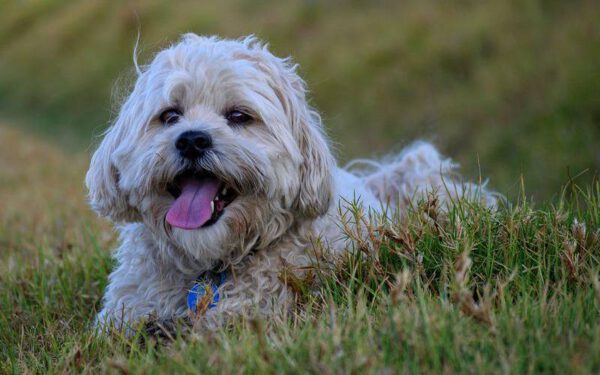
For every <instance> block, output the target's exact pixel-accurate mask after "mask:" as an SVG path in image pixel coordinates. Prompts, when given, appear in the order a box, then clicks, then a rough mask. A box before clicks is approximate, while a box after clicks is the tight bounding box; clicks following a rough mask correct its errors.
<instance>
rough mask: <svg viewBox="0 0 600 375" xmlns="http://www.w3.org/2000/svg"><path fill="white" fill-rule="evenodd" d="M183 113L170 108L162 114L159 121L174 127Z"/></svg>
mask: <svg viewBox="0 0 600 375" xmlns="http://www.w3.org/2000/svg"><path fill="white" fill-rule="evenodd" d="M182 115H183V113H182V112H181V111H180V110H179V109H177V108H169V109H167V110H165V111H163V113H161V114H160V116H159V119H160V122H162V123H163V124H164V125H173V124H176V123H178V122H179V119H180V118H181V116H182Z"/></svg>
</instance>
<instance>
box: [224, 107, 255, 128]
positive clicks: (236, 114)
mask: <svg viewBox="0 0 600 375" xmlns="http://www.w3.org/2000/svg"><path fill="white" fill-rule="evenodd" d="M225 118H226V119H227V122H229V124H230V125H242V124H246V123H248V122H250V121H252V120H253V118H252V116H250V115H249V114H247V113H245V112H242V111H240V110H238V109H234V110H232V111H229V112H227V113H226V114H225Z"/></svg>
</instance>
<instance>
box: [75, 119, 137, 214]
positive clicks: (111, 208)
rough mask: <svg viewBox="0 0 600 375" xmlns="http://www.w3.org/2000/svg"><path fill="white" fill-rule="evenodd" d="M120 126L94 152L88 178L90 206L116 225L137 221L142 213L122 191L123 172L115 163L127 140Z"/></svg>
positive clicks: (107, 134)
mask: <svg viewBox="0 0 600 375" xmlns="http://www.w3.org/2000/svg"><path fill="white" fill-rule="evenodd" d="M117 125H118V121H117V124H115V125H113V126H112V127H110V128H109V129H108V130H107V132H106V133H105V134H104V139H103V140H102V142H101V143H100V146H99V147H98V149H97V150H96V152H94V155H93V156H92V160H91V162H90V168H89V170H88V172H87V175H86V177H85V184H86V186H87V188H88V191H89V201H90V205H91V206H92V208H93V209H94V211H96V212H97V213H98V214H99V215H101V216H105V217H108V218H110V219H111V220H113V221H115V222H122V221H130V222H131V221H137V220H139V218H140V217H139V213H138V212H137V210H135V209H134V208H133V207H131V206H130V205H129V204H128V202H127V196H126V194H124V193H123V192H122V191H121V190H120V189H119V170H118V169H117V167H116V166H115V164H114V162H113V156H114V152H115V149H116V147H117V142H118V140H120V139H123V134H120V133H121V132H120V131H118V130H119V127H118V126H117Z"/></svg>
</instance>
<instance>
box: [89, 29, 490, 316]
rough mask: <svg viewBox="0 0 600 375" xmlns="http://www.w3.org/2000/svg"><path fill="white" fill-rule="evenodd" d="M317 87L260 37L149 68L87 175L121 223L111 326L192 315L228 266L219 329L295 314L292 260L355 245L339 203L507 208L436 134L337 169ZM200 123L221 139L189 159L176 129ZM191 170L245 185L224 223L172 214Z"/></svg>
mask: <svg viewBox="0 0 600 375" xmlns="http://www.w3.org/2000/svg"><path fill="white" fill-rule="evenodd" d="M305 94H306V88H305V84H304V81H303V80H302V79H301V78H300V77H299V76H298V74H297V73H296V65H294V64H292V63H291V61H290V60H289V59H281V58H278V57H275V56H274V55H272V54H271V53H270V52H269V51H268V50H267V48H266V46H265V45H264V44H261V43H260V42H259V41H257V40H256V39H255V38H254V37H247V38H245V39H242V40H223V39H219V38H216V37H200V36H197V35H194V34H186V35H184V36H183V38H182V40H181V41H180V42H179V43H177V44H175V45H173V46H171V47H169V48H167V49H165V50H163V51H161V52H159V53H158V54H157V55H156V57H155V58H154V60H153V61H152V62H151V64H150V65H148V66H146V67H142V68H141V69H140V70H139V76H138V79H137V82H136V84H135V87H134V88H133V91H132V92H131V94H130V95H129V97H128V99H127V100H126V101H125V103H124V104H123V105H122V108H121V110H120V113H119V115H118V118H117V119H116V121H115V123H114V124H113V125H112V126H111V127H110V128H109V129H108V130H107V131H106V133H105V134H104V138H103V140H102V142H101V144H100V145H99V147H98V149H97V150H96V152H95V153H94V155H93V157H92V160H91V165H90V169H89V171H88V174H87V177H86V184H87V186H88V189H89V198H90V204H91V206H92V207H93V208H94V209H95V210H96V211H97V212H98V213H99V214H100V215H102V216H105V217H108V218H110V219H111V220H112V221H114V222H115V223H116V224H117V227H118V229H119V231H120V245H119V247H118V249H117V250H116V252H115V258H116V261H117V266H116V269H115V270H114V271H113V272H112V274H111V275H110V277H109V285H108V287H107V289H106V294H105V296H104V301H103V308H102V311H101V312H100V313H99V314H98V318H97V322H98V323H99V324H105V323H111V324H118V325H119V326H122V325H128V324H129V323H131V322H135V321H138V320H141V319H144V318H146V317H148V316H150V315H153V316H155V317H158V318H159V319H172V318H177V317H181V316H185V315H186V314H187V313H188V311H187V307H186V303H185V298H186V294H187V290H189V288H190V287H191V285H193V282H194V280H195V278H196V277H198V275H200V274H202V273H203V272H206V271H209V270H215V269H228V270H230V272H231V274H232V277H230V278H229V279H228V280H227V282H226V283H224V284H223V285H222V286H221V288H220V290H219V293H220V295H221V296H222V299H221V302H219V304H218V306H217V307H216V308H215V309H211V310H209V311H208V312H207V314H206V316H205V318H204V319H205V324H206V325H207V326H210V327H214V326H218V325H219V324H220V323H221V322H223V321H224V320H226V319H229V318H233V319H234V318H235V317H236V316H239V314H244V313H246V312H250V311H252V312H255V313H259V314H264V315H268V314H273V313H275V312H277V311H283V310H285V309H286V308H287V306H288V305H289V303H290V301H292V300H293V293H292V292H291V290H289V289H288V288H287V287H286V285H285V284H284V282H283V281H282V280H281V278H280V272H281V270H282V269H283V267H287V266H292V267H299V266H304V265H307V264H309V263H310V257H309V255H308V251H307V248H308V247H309V246H310V242H311V239H314V237H315V236H322V237H323V238H324V239H325V240H326V241H327V242H328V243H330V244H331V246H332V249H333V250H334V251H344V244H343V241H340V238H342V237H343V236H342V233H341V232H340V229H339V226H338V225H337V224H336V220H338V219H339V218H338V217H337V216H338V206H339V205H340V204H342V202H345V201H349V200H350V201H351V200H353V199H354V198H356V197H359V198H360V201H361V204H363V205H364V206H365V207H370V208H371V209H373V210H377V211H379V210H381V208H382V207H383V206H384V205H385V204H390V205H391V207H398V209H399V210H402V209H403V208H405V206H406V205H407V204H408V203H409V202H412V201H414V200H416V199H418V198H419V197H421V196H422V195H423V194H424V193H425V192H427V191H431V190H435V191H437V193H438V194H439V195H440V196H441V198H442V199H443V200H444V201H450V198H452V197H457V196H463V195H465V194H467V196H468V197H469V198H473V199H479V200H481V201H483V202H484V203H485V204H487V205H494V204H495V198H494V197H493V195H492V194H490V193H488V192H487V191H486V190H485V189H484V188H483V187H481V186H477V185H472V184H462V183H460V182H457V181H458V180H457V179H455V178H453V177H452V176H451V172H452V170H453V169H454V168H455V165H454V164H453V163H452V162H451V161H450V160H448V159H444V158H442V157H441V156H440V154H439V153H438V151H437V150H436V149H435V148H434V147H433V146H432V145H430V144H427V143H418V144H415V145H413V146H411V147H409V148H407V149H406V150H405V151H403V152H402V153H401V154H400V155H398V156H395V157H392V158H390V160H389V161H387V162H377V161H373V160H362V161H357V162H354V163H353V164H352V165H351V166H350V167H349V168H347V169H342V168H339V167H337V166H336V162H335V160H334V157H333V156H332V153H331V151H330V147H329V144H328V140H327V138H326V136H325V134H324V132H323V127H322V125H321V119H320V117H319V115H318V114H317V113H316V112H315V111H314V110H313V109H311V108H310V106H309V105H308V104H307V100H306V96H305ZM174 104H177V105H178V106H180V107H181V108H183V109H184V116H183V119H182V121H180V122H179V123H177V124H175V125H174V126H170V127H165V126H164V125H163V124H162V123H160V122H159V121H158V119H157V116H158V114H159V113H160V112H161V110H163V109H164V108H166V107H169V106H172V105H174ZM232 106H243V107H244V108H248V109H249V110H250V111H252V113H253V115H254V117H255V118H256V122H255V123H253V124H251V125H249V126H245V127H232V126H229V125H228V124H227V122H226V120H225V119H224V117H223V115H222V113H223V111H224V110H226V109H227V108H230V107H232ZM192 129H193V130H203V131H205V132H208V133H209V134H210V135H211V137H212V139H213V140H214V147H213V149H211V151H210V152H208V153H207V154H206V155H205V156H204V157H202V158H201V159H199V160H197V161H195V162H190V161H187V160H182V159H181V158H180V156H179V154H178V153H177V152H176V150H175V147H174V141H175V139H176V137H177V136H178V135H179V134H181V133H182V132H184V131H186V130H192ZM182 168H187V169H190V168H192V169H195V170H205V171H210V172H211V173H213V174H214V175H215V176H217V177H218V178H219V179H220V180H221V181H223V182H225V183H227V184H228V185H230V186H232V187H233V188H234V189H235V190H236V191H237V192H239V196H238V197H237V198H236V199H235V200H234V201H233V202H232V203H231V204H230V205H229V206H228V207H227V208H226V209H225V210H224V214H223V216H222V217H221V218H220V219H219V220H218V221H217V222H216V223H215V224H213V225H211V226H209V227H206V228H200V229H196V230H183V229H179V228H174V227H171V226H170V225H169V224H168V223H167V222H166V221H165V216H166V212H167V211H168V209H169V207H170V206H171V205H172V204H173V201H174V198H173V197H172V196H171V195H170V194H169V193H168V192H167V189H166V185H167V184H168V183H169V182H170V181H172V180H173V179H174V178H175V177H176V176H177V174H178V173H180V172H181V171H182Z"/></svg>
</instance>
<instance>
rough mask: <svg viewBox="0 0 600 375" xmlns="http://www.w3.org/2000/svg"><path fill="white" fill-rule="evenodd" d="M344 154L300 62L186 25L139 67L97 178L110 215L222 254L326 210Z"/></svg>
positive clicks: (216, 256) (94, 187) (98, 203)
mask: <svg viewBox="0 0 600 375" xmlns="http://www.w3.org/2000/svg"><path fill="white" fill-rule="evenodd" d="M333 163H334V162H333V158H332V156H331V153H330V151H329V148H328V145H327V142H326V139H325V137H324V136H323V134H322V131H321V124H320V120H319V117H318V115H317V114H316V113H315V112H313V111H312V110H311V109H310V108H309V107H308V105H307V103H306V99H305V88H304V82H303V81H302V80H301V79H300V78H299V77H298V76H297V74H296V73H295V68H294V66H292V65H290V64H289V62H288V61H287V60H284V59H279V58H277V57H275V56H273V55H272V54H270V53H269V52H268V51H267V50H266V49H265V48H264V47H263V46H262V45H260V44H259V43H257V42H256V41H255V40H254V39H252V38H248V39H245V40H243V41H227V40H219V39H216V38H203V37H198V36H196V35H186V36H184V38H183V40H182V41H181V42H180V43H179V44H177V45H175V46H173V47H171V48H168V49H166V50H164V51H162V52H160V53H159V54H158V55H157V56H156V57H155V59H154V60H153V62H152V63H151V64H150V65H149V66H148V67H147V68H146V69H144V71H143V72H142V73H140V74H139V77H138V80H137V82H136V84H135V87H134V89H133V91H132V93H131V95H130V96H129V98H128V99H127V101H126V102H125V103H124V105H123V107H122V108H121V111H120V113H119V116H118V118H117V120H116V122H115V123H114V125H113V126H112V127H111V128H109V130H108V131H107V132H106V134H105V136H104V139H103V140H102V143H101V144H100V146H99V147H98V150H97V151H96V152H95V154H94V155H93V157H92V161H91V166H90V170H89V171H88V174H87V177H86V183H87V185H88V188H89V191H90V200H91V204H92V207H93V208H94V209H95V210H96V211H97V212H99V213H100V214H101V215H104V216H107V217H109V218H111V219H112V220H114V221H115V222H138V221H139V222H144V223H145V224H146V225H147V226H148V227H149V228H150V230H151V231H152V232H153V233H154V234H155V236H156V237H157V239H159V240H161V241H169V242H170V243H171V244H172V245H174V246H176V247H178V248H180V249H182V250H184V251H186V252H188V253H189V254H190V255H192V256H194V257H195V258H197V259H199V260H200V259H201V260H204V261H206V262H214V261H216V260H226V259H227V258H228V257H232V256H234V255H236V254H237V255H239V253H240V252H242V253H243V252H245V251H247V250H248V249H250V248H251V247H254V248H260V247H261V246H267V245H268V244H269V243H272V242H273V241H276V240H277V239H278V238H279V237H281V236H282V235H283V234H284V233H285V232H286V230H288V229H289V228H290V227H291V226H292V225H294V224H297V223H298V222H299V221H302V220H304V221H306V220H312V219H314V218H315V217H317V216H319V215H321V214H323V213H324V212H325V211H326V210H327V208H328V206H329V203H330V198H331V178H332V177H331V169H332V167H333V165H334V164H333Z"/></svg>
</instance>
